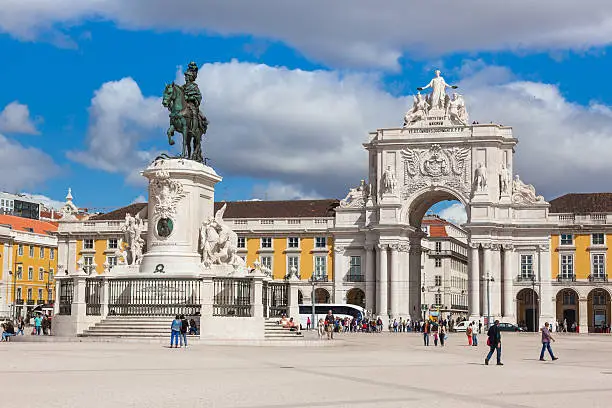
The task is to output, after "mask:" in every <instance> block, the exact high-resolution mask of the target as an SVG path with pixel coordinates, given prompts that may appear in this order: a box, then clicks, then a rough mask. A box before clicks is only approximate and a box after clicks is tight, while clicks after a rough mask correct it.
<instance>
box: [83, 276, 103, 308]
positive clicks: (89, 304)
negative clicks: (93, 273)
mask: <svg viewBox="0 0 612 408" xmlns="http://www.w3.org/2000/svg"><path fill="white" fill-rule="evenodd" d="M103 290H104V285H103V283H102V280H101V279H91V278H90V279H87V280H86V281H85V314H86V315H87V316H100V315H101V314H102V291H103Z"/></svg>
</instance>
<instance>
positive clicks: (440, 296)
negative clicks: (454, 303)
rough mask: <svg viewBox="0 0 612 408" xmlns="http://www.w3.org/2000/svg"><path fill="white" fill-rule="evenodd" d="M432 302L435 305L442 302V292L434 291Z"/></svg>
mask: <svg viewBox="0 0 612 408" xmlns="http://www.w3.org/2000/svg"><path fill="white" fill-rule="evenodd" d="M434 300H435V302H434V304H435V305H441V304H442V294H441V293H436V294H435V297H434Z"/></svg>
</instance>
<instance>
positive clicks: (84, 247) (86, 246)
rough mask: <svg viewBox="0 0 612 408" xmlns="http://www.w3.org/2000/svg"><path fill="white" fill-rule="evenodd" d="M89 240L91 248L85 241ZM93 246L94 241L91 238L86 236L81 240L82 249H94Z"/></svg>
mask: <svg viewBox="0 0 612 408" xmlns="http://www.w3.org/2000/svg"><path fill="white" fill-rule="evenodd" d="M88 242H91V248H88V245H87V243H88ZM94 247H95V242H94V240H93V239H92V238H87V239H84V240H83V249H94Z"/></svg>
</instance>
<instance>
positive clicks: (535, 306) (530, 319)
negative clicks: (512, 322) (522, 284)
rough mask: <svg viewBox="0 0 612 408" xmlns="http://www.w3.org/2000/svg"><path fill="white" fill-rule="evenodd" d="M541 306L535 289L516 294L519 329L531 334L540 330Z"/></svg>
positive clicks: (527, 289) (523, 290)
mask: <svg viewBox="0 0 612 408" xmlns="http://www.w3.org/2000/svg"><path fill="white" fill-rule="evenodd" d="M539 304H540V302H539V297H538V294H537V293H536V291H534V290H533V289H530V288H526V289H522V290H520V291H519V292H518V293H517V294H516V318H517V321H518V325H519V327H522V328H524V329H526V330H527V331H530V332H537V331H538V330H539V327H538V326H539V324H538V319H539V318H540V311H539Z"/></svg>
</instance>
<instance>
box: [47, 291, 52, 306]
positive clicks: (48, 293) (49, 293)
mask: <svg viewBox="0 0 612 408" xmlns="http://www.w3.org/2000/svg"><path fill="white" fill-rule="evenodd" d="M52 299H53V290H52V289H49V290H48V291H47V302H49V303H51V300H52Z"/></svg>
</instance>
